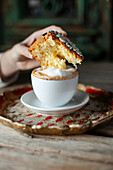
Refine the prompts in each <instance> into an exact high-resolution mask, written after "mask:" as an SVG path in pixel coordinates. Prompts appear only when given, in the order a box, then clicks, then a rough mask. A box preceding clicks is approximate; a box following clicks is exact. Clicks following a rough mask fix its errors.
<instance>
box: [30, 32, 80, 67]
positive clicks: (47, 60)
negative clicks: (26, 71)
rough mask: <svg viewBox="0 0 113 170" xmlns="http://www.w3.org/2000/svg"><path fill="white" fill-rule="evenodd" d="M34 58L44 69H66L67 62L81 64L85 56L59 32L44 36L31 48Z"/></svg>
mask: <svg viewBox="0 0 113 170" xmlns="http://www.w3.org/2000/svg"><path fill="white" fill-rule="evenodd" d="M29 52H30V53H31V54H32V56H33V58H36V59H37V60H38V61H39V63H40V65H41V67H42V68H43V69H48V68H51V67H54V68H59V69H61V70H63V69H66V67H67V66H66V62H68V63H71V64H73V66H74V67H75V68H76V64H80V63H81V61H82V60H83V55H82V53H81V52H80V51H79V49H78V48H77V47H76V45H75V44H73V43H72V42H71V41H70V40H69V39H68V38H67V37H65V36H63V35H62V34H60V33H58V32H57V31H49V32H48V33H45V34H43V35H42V36H41V37H40V38H39V39H38V40H37V41H35V42H34V43H33V44H32V45H31V46H30V48H29Z"/></svg>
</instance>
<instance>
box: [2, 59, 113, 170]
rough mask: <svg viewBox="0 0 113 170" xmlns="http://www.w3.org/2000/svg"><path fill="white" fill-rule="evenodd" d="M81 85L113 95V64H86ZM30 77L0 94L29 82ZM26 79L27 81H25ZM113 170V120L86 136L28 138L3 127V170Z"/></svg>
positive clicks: (38, 136) (25, 76)
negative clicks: (91, 86) (100, 89)
mask: <svg viewBox="0 0 113 170" xmlns="http://www.w3.org/2000/svg"><path fill="white" fill-rule="evenodd" d="M79 73H80V79H79V83H84V84H85V85H93V86H95V87H99V88H102V89H104V90H108V91H112V92H113V63H85V62H84V63H83V64H82V65H81V66H79ZM29 76H30V75H29V72H28V73H26V72H25V73H23V74H20V77H19V79H18V81H17V82H16V83H15V84H13V85H11V86H9V87H7V88H3V89H1V90H0V92H2V91H4V90H7V89H12V88H15V87H20V85H24V84H25V82H26V83H29V82H30V77H29ZM23 77H24V78H23ZM20 169H21V170H37V169H41V170H42V169H46V170H50V169H52V170H53V169H55V170H58V169H62V170H73V169H74V170H75V169H76V170H83V169H84V170H86V169H87V170H89V169H91V170H112V169H113V120H112V121H111V122H110V123H109V124H108V125H106V126H104V127H102V128H100V129H97V130H95V131H92V132H90V133H86V134H83V135H71V136H43V135H37V136H36V137H33V136H28V135H25V134H22V133H20V132H17V131H15V130H13V129H11V128H8V127H6V126H3V125H2V124H0V170H20Z"/></svg>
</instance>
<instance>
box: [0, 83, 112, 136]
mask: <svg viewBox="0 0 113 170" xmlns="http://www.w3.org/2000/svg"><path fill="white" fill-rule="evenodd" d="M78 89H80V90H83V91H85V92H87V93H89V95H90V100H89V102H88V103H87V104H86V105H85V106H84V107H83V108H82V109H80V110H78V111H76V112H74V113H73V114H70V115H66V116H48V115H41V114H39V113H38V112H36V111H34V110H32V109H29V108H27V107H25V106H24V105H23V104H22V103H21V102H20V97H21V95H22V94H24V93H25V92H28V91H30V90H32V88H31V87H24V88H21V89H16V90H12V91H6V92H4V93H3V94H2V95H1V96H0V122H1V123H2V124H4V125H6V126H9V127H11V128H14V129H16V130H19V131H21V132H25V133H29V134H49V135H53V134H54V135H67V134H83V133H85V132H87V131H89V130H92V129H94V128H95V127H98V126H99V125H103V124H105V123H107V122H108V121H110V120H111V118H112V117H113V93H111V92H107V91H104V90H101V89H97V88H95V87H91V86H85V85H83V84H79V85H78Z"/></svg>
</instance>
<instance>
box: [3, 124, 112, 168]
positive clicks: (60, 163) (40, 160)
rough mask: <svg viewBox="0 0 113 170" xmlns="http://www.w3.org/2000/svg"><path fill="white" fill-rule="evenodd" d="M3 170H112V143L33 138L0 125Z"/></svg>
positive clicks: (74, 138)
mask: <svg viewBox="0 0 113 170" xmlns="http://www.w3.org/2000/svg"><path fill="white" fill-rule="evenodd" d="M0 169H3V170H4V169H5V170H6V169H8V170H10V169H12V170H20V169H22V170H28V169H30V170H32V169H33V170H35V169H41V170H42V169H47V170H50V169H55V170H57V169H67V170H69V169H78V170H82V169H85V170H86V169H87V170H91V169H92V170H97V169H99V170H112V169H113V139H112V138H109V137H106V138H105V137H100V136H92V135H87V134H85V135H78V136H66V137H65V136H41V135H38V136H37V138H32V137H30V136H26V135H22V134H21V133H19V132H17V131H15V130H13V129H11V128H8V127H5V126H3V125H0Z"/></svg>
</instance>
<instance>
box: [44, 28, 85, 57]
mask: <svg viewBox="0 0 113 170" xmlns="http://www.w3.org/2000/svg"><path fill="white" fill-rule="evenodd" d="M49 32H50V33H52V38H53V40H54V39H55V36H56V38H58V39H59V40H60V41H61V42H62V43H64V44H65V45H66V47H68V48H69V50H70V51H71V52H72V51H74V52H75V53H76V54H78V55H79V56H80V57H81V58H82V59H83V58H84V57H83V55H82V53H81V52H80V50H79V49H78V48H77V47H76V45H75V44H74V43H73V42H71V41H70V40H69V39H68V38H67V37H65V36H64V35H62V34H60V33H59V32H57V31H49ZM47 33H48V32H46V33H44V34H43V36H45V35H46V34H47Z"/></svg>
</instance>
